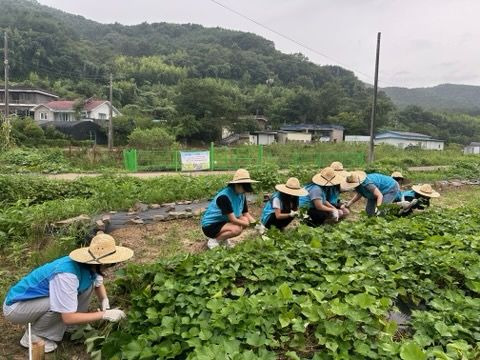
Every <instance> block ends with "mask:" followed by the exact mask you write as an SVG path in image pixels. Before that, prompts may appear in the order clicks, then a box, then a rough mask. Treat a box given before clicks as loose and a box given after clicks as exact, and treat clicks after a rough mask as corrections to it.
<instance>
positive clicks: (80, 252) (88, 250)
mask: <svg viewBox="0 0 480 360" xmlns="http://www.w3.org/2000/svg"><path fill="white" fill-rule="evenodd" d="M69 256H70V258H71V259H72V260H74V261H76V262H79V263H84V264H114V263H118V262H122V261H125V260H128V259H130V258H131V257H132V256H133V250H131V249H129V248H127V247H123V246H116V244H115V239H114V238H113V237H112V236H110V235H107V234H104V233H98V234H97V235H96V236H95V237H94V238H93V239H92V241H91V242H90V246H89V247H83V248H80V249H76V250H73V251H72V252H71V253H70V255H69Z"/></svg>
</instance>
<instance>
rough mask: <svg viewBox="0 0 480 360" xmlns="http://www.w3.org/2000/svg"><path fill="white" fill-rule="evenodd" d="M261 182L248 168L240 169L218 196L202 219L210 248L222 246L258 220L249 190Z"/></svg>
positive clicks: (251, 190)
mask: <svg viewBox="0 0 480 360" xmlns="http://www.w3.org/2000/svg"><path fill="white" fill-rule="evenodd" d="M257 182H258V181H255V180H252V179H251V178H250V173H249V172H248V171H247V170H245V169H238V170H237V171H236V172H235V175H234V176H233V179H232V181H230V182H229V183H228V185H227V186H226V187H225V188H223V189H222V190H220V191H219V192H218V193H217V194H216V195H215V197H214V198H213V200H212V201H211V202H210V204H209V205H208V207H207V210H206V211H205V213H204V214H203V217H202V221H201V224H202V231H203V233H204V234H205V236H207V238H208V242H207V246H208V248H209V249H213V248H215V247H217V246H219V245H220V243H219V241H221V242H225V241H227V240H228V239H230V238H232V237H235V236H238V235H240V234H241V233H242V232H243V230H244V229H245V228H247V227H249V226H250V225H251V224H255V223H256V221H255V219H254V218H253V217H252V215H250V213H249V212H248V205H247V197H246V193H251V192H253V189H252V184H253V183H257ZM226 244H227V245H228V242H227V243H226Z"/></svg>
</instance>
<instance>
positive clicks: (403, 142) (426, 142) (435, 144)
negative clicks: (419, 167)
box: [375, 131, 445, 150]
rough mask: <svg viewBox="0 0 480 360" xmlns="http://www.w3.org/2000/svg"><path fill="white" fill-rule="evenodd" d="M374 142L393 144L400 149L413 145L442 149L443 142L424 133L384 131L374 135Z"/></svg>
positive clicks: (426, 148)
mask: <svg viewBox="0 0 480 360" xmlns="http://www.w3.org/2000/svg"><path fill="white" fill-rule="evenodd" d="M375 144H376V145H378V144H387V145H393V146H396V147H398V148H400V149H405V148H407V147H411V146H415V147H419V148H421V149H424V150H443V148H444V144H445V142H444V141H443V140H438V139H434V138H432V137H431V136H429V135H425V134H419V133H412V132H403V131H386V132H383V133H381V134H378V135H377V136H375Z"/></svg>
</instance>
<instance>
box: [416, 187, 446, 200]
mask: <svg viewBox="0 0 480 360" xmlns="http://www.w3.org/2000/svg"><path fill="white" fill-rule="evenodd" d="M412 190H413V191H415V192H416V193H417V194H420V195H422V196H426V197H429V198H438V197H440V194H439V193H438V192H436V191H435V190H433V189H432V186H431V185H430V184H423V185H413V186H412Z"/></svg>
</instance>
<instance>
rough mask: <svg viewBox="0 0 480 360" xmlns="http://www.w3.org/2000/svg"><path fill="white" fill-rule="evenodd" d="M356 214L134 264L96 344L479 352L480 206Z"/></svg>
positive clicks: (264, 351) (410, 359)
mask: <svg viewBox="0 0 480 360" xmlns="http://www.w3.org/2000/svg"><path fill="white" fill-rule="evenodd" d="M458 219H462V220H461V221H459V220H458ZM362 220H363V221H361V222H358V223H354V224H352V223H342V224H338V225H337V226H335V227H328V226H326V227H322V228H317V229H311V228H308V227H305V226H300V227H298V228H297V229H294V230H291V231H287V232H284V233H282V232H279V231H276V230H271V231H269V232H268V233H267V235H266V236H264V237H263V238H262V239H257V240H252V241H249V242H246V243H243V244H241V245H239V246H237V247H236V248H235V249H233V250H223V249H220V250H215V251H210V252H207V253H204V254H201V255H196V256H190V255H189V256H182V257H176V258H173V259H166V260H163V261H160V262H158V263H157V264H152V265H147V266H146V265H141V266H140V265H131V266H129V267H128V268H127V269H125V271H124V273H123V274H122V276H121V277H120V278H119V280H118V282H117V291H118V294H119V295H120V297H121V298H122V299H123V301H124V302H125V304H124V305H125V306H126V307H129V311H128V313H129V316H128V321H127V322H125V323H124V324H123V325H122V326H121V327H120V328H119V329H118V330H117V331H113V332H112V333H110V335H109V336H108V337H106V339H105V340H104V341H103V342H102V344H101V347H94V350H96V351H98V350H101V351H102V358H105V359H132V360H133V359H153V358H184V359H212V358H219V359H220V358H222V359H279V358H280V359H314V360H319V359H403V360H418V359H473V358H476V357H477V356H478V355H479V348H478V345H477V343H478V336H479V335H478V334H479V333H480V327H479V326H478V321H477V317H476V316H475V314H477V313H478V311H480V296H479V295H480V267H479V265H478V264H479V263H480V252H479V250H478V249H479V242H478V237H477V235H476V234H477V233H478V231H479V230H480V216H479V215H478V214H477V212H474V211H472V209H462V210H448V211H445V210H444V211H442V212H440V211H438V212H437V211H429V212H426V213H423V214H421V215H418V216H414V217H411V218H400V219H395V220H392V221H387V220H386V219H383V218H363V219H362ZM400 304H402V305H400ZM397 306H398V308H397ZM399 308H402V309H403V311H407V312H409V313H411V317H412V320H411V321H410V322H409V324H408V325H407V326H408V327H409V329H410V331H408V332H406V333H403V335H402V336H400V337H399V336H398V333H397V328H398V324H397V323H396V322H395V321H394V320H389V317H388V315H387V314H388V313H389V312H390V311H399Z"/></svg>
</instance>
